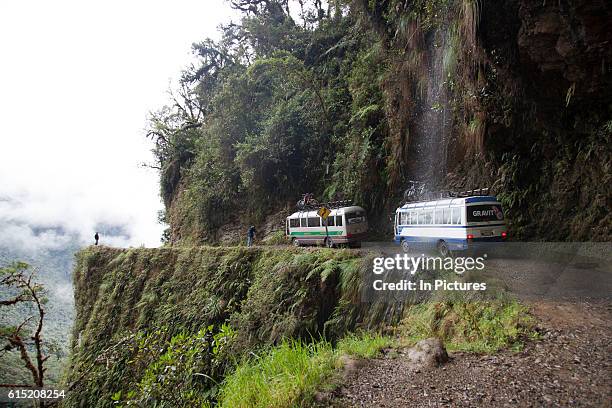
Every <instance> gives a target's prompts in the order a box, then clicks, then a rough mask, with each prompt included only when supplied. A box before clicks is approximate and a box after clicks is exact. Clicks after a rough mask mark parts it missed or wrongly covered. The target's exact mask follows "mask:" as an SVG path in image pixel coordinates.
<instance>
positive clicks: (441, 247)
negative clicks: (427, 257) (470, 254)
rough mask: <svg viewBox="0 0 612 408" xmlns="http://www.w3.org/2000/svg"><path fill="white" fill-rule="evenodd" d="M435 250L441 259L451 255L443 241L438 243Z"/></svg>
mask: <svg viewBox="0 0 612 408" xmlns="http://www.w3.org/2000/svg"><path fill="white" fill-rule="evenodd" d="M437 249H438V252H439V253H440V255H441V256H442V257H443V258H446V257H448V256H452V255H453V254H452V252H451V250H450V249H449V248H448V244H447V243H446V241H444V240H440V241H438V245H437Z"/></svg>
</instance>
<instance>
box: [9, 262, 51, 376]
mask: <svg viewBox="0 0 612 408" xmlns="http://www.w3.org/2000/svg"><path fill="white" fill-rule="evenodd" d="M35 275H36V272H35V270H31V269H30V266H29V265H28V264H26V263H24V262H14V263H12V264H10V265H9V266H6V267H2V268H0V286H1V287H3V288H4V289H5V290H4V291H3V293H7V294H8V296H9V297H8V298H6V299H0V307H13V308H18V307H25V308H26V309H27V310H28V311H29V312H33V314H32V315H31V316H29V317H27V318H25V319H23V320H22V321H21V322H20V323H19V324H17V325H16V326H0V339H2V340H3V341H4V345H3V347H2V349H1V351H0V357H2V356H4V355H6V354H7V353H8V352H10V351H17V352H18V353H19V356H20V358H21V360H22V361H23V364H24V366H25V367H26V368H27V369H28V371H29V372H30V373H31V375H32V383H30V384H0V387H38V388H40V387H43V386H44V378H45V371H46V368H45V362H46V361H47V359H48V358H49V356H48V355H47V353H46V351H48V350H46V344H44V343H43V337H42V330H43V324H44V320H45V308H44V305H45V303H46V302H47V298H46V296H45V295H46V290H45V288H44V287H43V286H42V285H41V284H39V283H38V282H37V281H36V280H35Z"/></svg>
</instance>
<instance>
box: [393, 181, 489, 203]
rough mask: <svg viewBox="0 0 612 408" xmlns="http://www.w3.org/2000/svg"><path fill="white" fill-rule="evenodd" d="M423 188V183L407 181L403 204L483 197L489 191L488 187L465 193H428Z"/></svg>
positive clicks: (447, 191) (446, 191)
mask: <svg viewBox="0 0 612 408" xmlns="http://www.w3.org/2000/svg"><path fill="white" fill-rule="evenodd" d="M425 187H426V185H425V183H423V182H419V181H409V187H408V189H407V190H406V191H404V204H405V203H411V202H415V201H431V200H441V199H444V198H459V197H461V198H462V197H473V196H484V195H488V194H489V191H490V188H489V187H484V188H475V189H472V190H465V191H450V190H441V191H429V190H427V189H426V188H425Z"/></svg>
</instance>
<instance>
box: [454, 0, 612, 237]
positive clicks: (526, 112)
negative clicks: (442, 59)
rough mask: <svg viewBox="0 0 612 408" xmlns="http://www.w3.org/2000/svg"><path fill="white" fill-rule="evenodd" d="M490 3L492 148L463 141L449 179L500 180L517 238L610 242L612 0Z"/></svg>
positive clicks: (483, 95)
mask: <svg viewBox="0 0 612 408" xmlns="http://www.w3.org/2000/svg"><path fill="white" fill-rule="evenodd" d="M483 4H484V8H483V10H482V15H481V20H480V25H479V29H478V38H479V47H480V49H481V51H482V54H481V56H480V62H479V65H480V68H479V76H482V77H484V78H485V79H486V80H485V81H482V82H481V84H482V89H481V92H480V95H479V96H478V97H477V99H478V104H477V106H478V108H477V109H476V110H478V111H480V112H481V113H482V116H481V117H482V118H483V119H484V121H485V126H484V130H483V132H484V134H483V149H482V152H481V154H480V155H477V156H476V157H473V156H472V157H470V156H469V155H468V156H467V157H466V156H465V154H464V153H465V149H462V148H461V147H462V143H461V140H456V141H455V142H456V143H455V144H454V145H453V146H452V147H451V149H450V151H451V152H452V153H454V155H455V156H454V157H453V160H451V162H452V163H456V164H457V166H456V167H454V168H451V169H450V170H451V173H452V174H451V177H450V181H451V182H453V181H454V182H456V183H459V184H461V183H468V184H469V183H476V182H477V181H478V180H488V181H489V182H492V183H495V184H496V187H497V190H498V192H499V194H500V197H501V198H502V199H503V201H504V202H505V204H506V207H507V209H508V210H509V218H510V221H511V223H512V226H513V234H514V235H515V237H518V238H521V239H549V240H568V239H569V240H572V239H574V240H610V238H611V235H610V234H611V230H612V224H611V220H610V216H609V211H608V210H607V209H608V208H609V205H610V201H609V200H610V195H609V192H608V191H607V188H606V187H605V186H606V185H609V183H610V181H611V180H610V170H611V166H612V162H611V154H610V142H611V139H610V138H611V136H610V135H611V131H612V115H611V109H612V105H611V103H612V75H610V74H611V69H610V65H609V64H610V61H612V32H611V31H610V30H609V29H608V25H609V21H610V19H611V18H612V8H611V6H610V4H609V3H608V2H604V1H592V2H588V1H573V2H568V1H558V2H557V1H544V2H539V1H538V2H532V1H515V2H503V3H501V4H500V3H493V2H484V3H483ZM472 82H473V83H478V77H474V79H473V81H472ZM478 161H480V162H481V163H480V164H479V163H478Z"/></svg>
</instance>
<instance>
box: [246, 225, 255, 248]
mask: <svg viewBox="0 0 612 408" xmlns="http://www.w3.org/2000/svg"><path fill="white" fill-rule="evenodd" d="M253 238H255V226H254V225H251V226H250V227H249V231H248V232H247V246H248V247H251V246H253Z"/></svg>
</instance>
